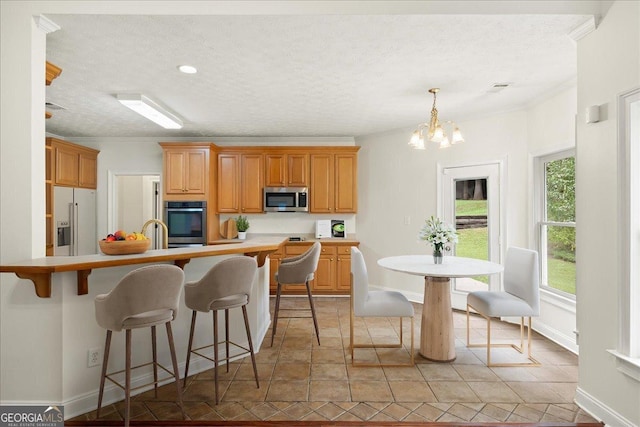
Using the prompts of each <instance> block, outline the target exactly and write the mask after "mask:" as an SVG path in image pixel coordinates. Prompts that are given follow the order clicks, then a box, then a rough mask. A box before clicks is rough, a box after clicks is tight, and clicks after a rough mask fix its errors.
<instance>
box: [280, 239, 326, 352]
mask: <svg viewBox="0 0 640 427" xmlns="http://www.w3.org/2000/svg"><path fill="white" fill-rule="evenodd" d="M320 249H321V245H320V242H315V243H314V244H313V245H311V247H310V248H309V249H307V251H305V252H304V253H303V254H301V255H297V256H294V257H289V258H284V259H282V260H281V261H280V267H278V271H277V272H276V281H277V282H278V286H277V288H276V307H275V310H274V311H273V327H272V328H271V346H273V338H274V337H275V335H276V328H277V327H278V317H279V312H280V310H295V311H300V309H299V308H295V309H284V308H283V309H281V308H280V296H281V293H282V285H287V284H291V285H296V284H302V283H304V284H305V285H306V287H307V296H308V297H309V307H310V310H311V317H312V318H313V326H314V328H315V330H316V339H317V340H318V345H320V332H319V331H318V320H317V318H316V309H315V307H314V305H313V295H311V286H310V285H309V282H310V281H312V280H313V277H314V276H313V275H314V273H315V271H316V269H317V268H318V260H319V259H320ZM286 318H301V316H287V317H286Z"/></svg>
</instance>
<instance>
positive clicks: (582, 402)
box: [575, 387, 637, 427]
mask: <svg viewBox="0 0 640 427" xmlns="http://www.w3.org/2000/svg"><path fill="white" fill-rule="evenodd" d="M575 403H576V405H578V406H579V407H580V408H581V409H582V410H584V411H585V412H586V413H588V414H589V415H591V416H592V417H593V418H595V419H596V420H599V421H601V422H603V423H605V425H606V426H611V427H613V426H615V427H637V425H636V424H634V423H632V422H631V421H630V420H628V419H626V418H625V417H623V416H622V415H620V414H619V413H617V412H616V411H614V410H613V409H611V408H610V407H609V406H607V405H605V404H604V403H602V402H601V401H599V400H598V399H596V398H595V397H594V396H592V395H590V394H589V393H587V392H586V391H584V390H583V389H582V388H580V387H578V388H577V389H576V397H575Z"/></svg>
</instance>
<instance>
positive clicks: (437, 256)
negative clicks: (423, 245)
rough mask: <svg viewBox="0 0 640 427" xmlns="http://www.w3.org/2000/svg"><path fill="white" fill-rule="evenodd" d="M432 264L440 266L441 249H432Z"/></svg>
mask: <svg viewBox="0 0 640 427" xmlns="http://www.w3.org/2000/svg"><path fill="white" fill-rule="evenodd" d="M433 263H434V264H442V249H441V248H433Z"/></svg>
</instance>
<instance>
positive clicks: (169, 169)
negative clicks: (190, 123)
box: [164, 148, 209, 199]
mask: <svg viewBox="0 0 640 427" xmlns="http://www.w3.org/2000/svg"><path fill="white" fill-rule="evenodd" d="M208 163H209V149H208V148H168V149H167V148H165V151H164V168H165V170H164V192H165V194H167V195H174V196H175V195H181V196H189V199H194V197H193V196H197V198H200V199H206V196H207V181H208V179H209V167H208Z"/></svg>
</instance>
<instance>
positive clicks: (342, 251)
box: [338, 246, 351, 255]
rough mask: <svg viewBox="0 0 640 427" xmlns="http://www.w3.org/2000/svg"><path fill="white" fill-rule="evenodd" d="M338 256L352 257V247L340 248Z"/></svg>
mask: <svg viewBox="0 0 640 427" xmlns="http://www.w3.org/2000/svg"><path fill="white" fill-rule="evenodd" d="M338 255H351V246H338Z"/></svg>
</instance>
